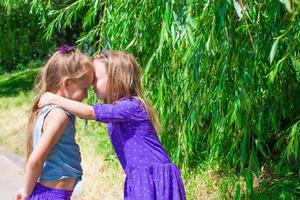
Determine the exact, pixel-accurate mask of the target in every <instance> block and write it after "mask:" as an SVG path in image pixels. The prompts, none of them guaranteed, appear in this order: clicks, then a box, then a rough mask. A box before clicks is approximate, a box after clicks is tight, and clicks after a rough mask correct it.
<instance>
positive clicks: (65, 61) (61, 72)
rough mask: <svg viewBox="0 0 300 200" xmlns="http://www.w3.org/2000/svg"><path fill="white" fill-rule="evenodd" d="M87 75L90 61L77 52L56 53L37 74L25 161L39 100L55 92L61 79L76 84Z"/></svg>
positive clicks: (60, 84) (29, 150)
mask: <svg viewBox="0 0 300 200" xmlns="http://www.w3.org/2000/svg"><path fill="white" fill-rule="evenodd" d="M89 73H93V63H92V61H91V60H90V59H89V58H88V57H87V56H85V55H84V54H83V53H81V52H80V51H78V50H75V49H74V50H72V51H69V52H60V51H57V52H55V53H54V54H53V56H52V57H51V58H50V59H49V60H48V62H47V63H46V65H45V66H44V68H43V70H42V71H41V73H40V74H39V76H38V78H37V80H36V82H37V84H36V85H35V88H34V90H35V93H36V97H35V99H34V102H33V104H32V106H31V108H30V110H29V121H28V126H27V142H26V143H27V155H26V157H27V159H28V158H29V156H30V154H31V152H32V138H33V131H34V125H35V122H36V118H37V116H38V113H39V111H40V109H39V107H38V103H39V100H40V98H41V96H42V95H43V94H44V93H45V92H53V93H55V92H57V90H58V89H59V88H60V87H61V86H62V79H63V78H64V77H66V76H67V77H69V78H70V79H71V80H72V81H74V82H78V81H81V80H83V79H85V78H86V77H87V76H88V74H89Z"/></svg>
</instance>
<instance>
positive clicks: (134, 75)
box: [95, 51, 160, 132]
mask: <svg viewBox="0 0 300 200" xmlns="http://www.w3.org/2000/svg"><path fill="white" fill-rule="evenodd" d="M95 59H98V60H100V61H102V62H104V63H105V68H106V72H107V76H108V84H107V97H106V99H104V102H105V103H114V102H116V101H118V100H119V99H121V98H124V97H135V98H137V99H138V100H139V101H140V102H141V103H142V104H143V106H144V107H145V109H146V111H147V113H148V117H149V119H150V121H151V122H152V125H153V127H154V128H155V130H156V132H159V129H160V123H159V120H158V117H157V115H156V113H155V111H154V109H153V107H152V106H151V105H150V104H149V103H148V101H147V100H146V98H145V97H144V92H143V88H142V83H141V80H140V67H139V64H138V63H137V61H136V59H135V58H134V57H133V56H132V55H131V54H129V53H126V52H123V51H106V52H101V53H100V55H98V56H96V57H95Z"/></svg>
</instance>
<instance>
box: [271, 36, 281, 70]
mask: <svg viewBox="0 0 300 200" xmlns="http://www.w3.org/2000/svg"><path fill="white" fill-rule="evenodd" d="M278 42H279V38H277V39H276V40H275V42H274V43H273V45H272V48H271V51H270V57H269V58H270V59H269V60H270V64H271V63H272V62H273V60H274V57H275V54H276V50H277V46H278Z"/></svg>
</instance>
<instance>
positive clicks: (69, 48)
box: [58, 44, 75, 53]
mask: <svg viewBox="0 0 300 200" xmlns="http://www.w3.org/2000/svg"><path fill="white" fill-rule="evenodd" d="M58 51H59V52H61V53H69V52H71V51H75V46H74V45H72V46H71V45H67V44H65V45H63V46H61V47H59V48H58Z"/></svg>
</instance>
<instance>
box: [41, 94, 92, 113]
mask: <svg viewBox="0 0 300 200" xmlns="http://www.w3.org/2000/svg"><path fill="white" fill-rule="evenodd" d="M48 104H55V105H58V106H59V107H61V108H62V109H64V110H66V111H68V112H70V113H72V114H73V115H75V116H78V117H80V118H82V119H96V114H95V112H94V109H93V106H90V105H87V104H85V103H81V102H78V101H74V100H71V99H67V98H64V97H61V96H59V95H56V94H53V93H50V92H46V93H45V94H43V95H42V97H41V99H40V102H39V107H42V106H45V105H48Z"/></svg>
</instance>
